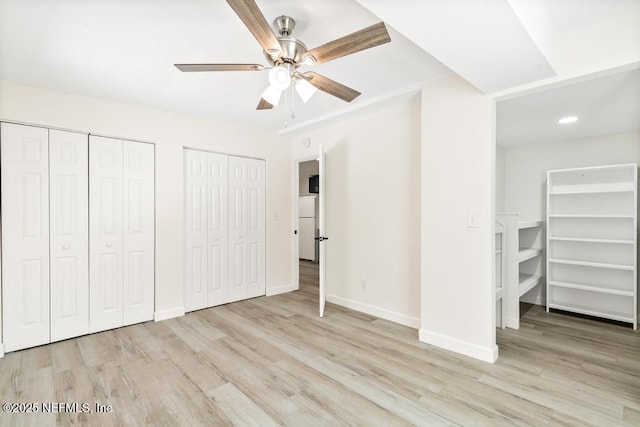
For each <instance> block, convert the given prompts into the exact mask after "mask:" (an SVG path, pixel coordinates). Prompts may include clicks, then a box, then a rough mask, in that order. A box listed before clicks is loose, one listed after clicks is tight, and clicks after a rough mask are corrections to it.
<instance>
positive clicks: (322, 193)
mask: <svg viewBox="0 0 640 427" xmlns="http://www.w3.org/2000/svg"><path fill="white" fill-rule="evenodd" d="M318 151H319V153H318V175H319V176H318V181H319V183H320V189H319V195H318V196H319V197H318V228H319V229H320V230H319V236H318V239H319V240H320V244H319V246H320V248H319V252H320V253H319V254H318V258H319V259H320V266H319V270H320V272H319V273H320V274H319V275H320V281H319V287H318V293H319V297H320V301H319V315H320V317H323V316H324V306H325V302H326V299H327V297H326V295H327V283H326V282H327V275H326V271H327V270H326V269H327V250H326V245H327V243H326V240H329V239H328V238H327V236H326V232H327V224H326V221H327V219H326V218H327V217H326V212H325V209H326V206H325V203H326V202H325V201H326V200H327V195H326V191H327V189H326V188H327V187H326V185H325V175H326V174H325V168H326V162H325V157H324V148H323V146H322V144H320V146H319V147H318Z"/></svg>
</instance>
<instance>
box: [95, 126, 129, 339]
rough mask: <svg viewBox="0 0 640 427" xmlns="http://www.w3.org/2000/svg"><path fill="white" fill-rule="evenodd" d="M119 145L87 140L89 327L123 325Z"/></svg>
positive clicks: (103, 140)
mask: <svg viewBox="0 0 640 427" xmlns="http://www.w3.org/2000/svg"><path fill="white" fill-rule="evenodd" d="M122 154H123V149H122V141H121V140H117V139H112V138H104V137H98V136H93V135H92V136H90V137H89V239H90V242H91V245H90V250H89V296H90V297H89V313H90V315H89V326H90V331H91V332H98V331H103V330H105V329H112V328H117V327H119V326H122V325H123V319H122V312H123V296H122V274H123V267H122V262H123V260H122V250H123V247H122V246H123V245H122V238H123V228H122V226H123V224H122V223H123V215H122V196H123V194H122V158H123V156H122Z"/></svg>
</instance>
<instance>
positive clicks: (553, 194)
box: [549, 188, 633, 196]
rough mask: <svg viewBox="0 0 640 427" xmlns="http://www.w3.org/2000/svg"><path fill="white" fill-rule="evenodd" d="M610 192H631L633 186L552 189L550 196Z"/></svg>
mask: <svg viewBox="0 0 640 427" xmlns="http://www.w3.org/2000/svg"><path fill="white" fill-rule="evenodd" d="M610 193H633V188H611V189H604V188H603V189H594V190H572V191H552V192H551V193H549V195H550V196H564V195H572V194H610Z"/></svg>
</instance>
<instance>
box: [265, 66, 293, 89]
mask: <svg viewBox="0 0 640 427" xmlns="http://www.w3.org/2000/svg"><path fill="white" fill-rule="evenodd" d="M269 83H270V84H271V85H272V86H275V87H277V88H278V89H280V90H285V89H286V88H288V87H289V85H290V84H291V76H290V75H289V70H287V69H286V68H284V67H274V68H272V69H271V71H269Z"/></svg>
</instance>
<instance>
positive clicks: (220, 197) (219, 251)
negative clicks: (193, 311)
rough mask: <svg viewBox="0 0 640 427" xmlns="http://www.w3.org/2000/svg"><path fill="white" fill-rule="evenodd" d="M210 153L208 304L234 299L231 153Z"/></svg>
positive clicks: (208, 183) (208, 160)
mask: <svg viewBox="0 0 640 427" xmlns="http://www.w3.org/2000/svg"><path fill="white" fill-rule="evenodd" d="M205 154H207V163H208V169H207V177H208V178H207V196H208V197H207V248H208V251H207V254H208V257H207V259H208V266H207V267H208V270H207V289H208V291H207V292H208V295H207V305H208V306H209V307H213V306H214V305H220V304H225V303H227V302H230V301H232V298H231V295H230V292H229V275H228V271H227V269H228V264H229V258H228V251H227V245H228V236H227V224H228V220H227V215H228V199H229V196H228V156H225V155H224V154H216V153H205Z"/></svg>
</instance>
